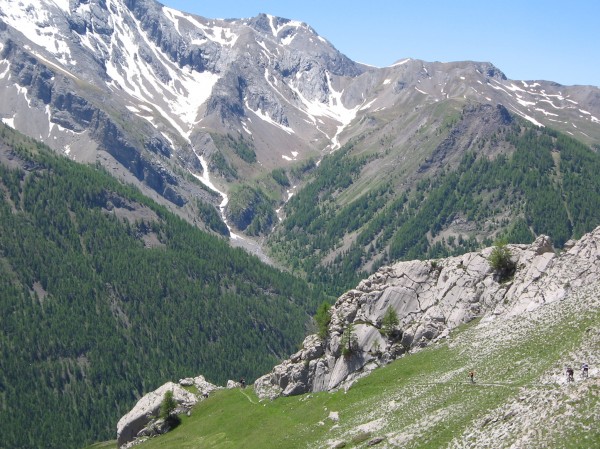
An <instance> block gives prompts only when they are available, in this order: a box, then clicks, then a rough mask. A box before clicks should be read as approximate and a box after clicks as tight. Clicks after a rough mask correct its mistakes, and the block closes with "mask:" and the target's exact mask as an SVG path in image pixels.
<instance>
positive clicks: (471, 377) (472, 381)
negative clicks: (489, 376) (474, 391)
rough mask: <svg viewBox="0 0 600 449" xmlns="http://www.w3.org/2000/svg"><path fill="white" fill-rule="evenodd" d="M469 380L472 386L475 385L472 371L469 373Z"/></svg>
mask: <svg viewBox="0 0 600 449" xmlns="http://www.w3.org/2000/svg"><path fill="white" fill-rule="evenodd" d="M469 379H471V383H472V384H474V383H475V371H473V370H471V371H469Z"/></svg>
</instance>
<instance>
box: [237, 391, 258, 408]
mask: <svg viewBox="0 0 600 449" xmlns="http://www.w3.org/2000/svg"><path fill="white" fill-rule="evenodd" d="M240 393H242V394H243V395H244V396H246V399H248V401H249V402H251V403H252V404H255V405H256V404H258V402H256V401H255V400H253V399H252V398H251V397H250V396H248V394H247V393H246V392H245V391H243V390H242V389H241V388H240Z"/></svg>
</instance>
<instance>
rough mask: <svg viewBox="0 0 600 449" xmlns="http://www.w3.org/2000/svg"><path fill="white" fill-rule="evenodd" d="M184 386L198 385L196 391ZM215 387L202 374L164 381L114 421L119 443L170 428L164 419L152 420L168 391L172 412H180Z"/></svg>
mask: <svg viewBox="0 0 600 449" xmlns="http://www.w3.org/2000/svg"><path fill="white" fill-rule="evenodd" d="M184 386H195V387H196V388H197V389H198V394H194V393H192V392H190V391H188V390H186V389H184V388H183V387H184ZM218 388H219V387H217V386H216V385H213V384H211V383H210V382H207V381H206V379H205V378H204V376H198V377H194V378H186V379H181V380H180V381H179V384H175V383H173V382H167V383H166V384H164V385H162V386H161V387H159V388H157V389H156V390H154V391H152V392H150V393H148V394H146V395H145V396H144V397H142V398H141V399H140V400H139V401H138V402H137V404H135V406H134V407H133V408H132V409H131V410H130V411H129V413H127V414H126V415H124V416H123V417H122V418H121V419H120V420H119V422H118V423H117V444H118V446H119V447H122V446H127V447H130V446H131V442H133V441H134V440H135V439H136V438H138V437H148V436H154V435H158V434H161V433H165V432H166V431H168V430H169V426H168V425H167V424H168V423H166V422H165V421H164V420H157V421H153V420H155V419H156V418H157V416H158V414H159V410H160V405H161V403H162V401H163V398H164V396H165V393H166V392H167V391H172V392H173V399H174V400H175V401H176V402H177V408H176V410H175V413H177V414H180V413H185V412H187V411H189V410H190V409H191V408H192V407H193V406H194V405H196V404H197V403H198V401H200V400H202V399H203V398H205V397H207V396H208V395H209V394H210V393H211V392H212V391H214V390H217V389H218Z"/></svg>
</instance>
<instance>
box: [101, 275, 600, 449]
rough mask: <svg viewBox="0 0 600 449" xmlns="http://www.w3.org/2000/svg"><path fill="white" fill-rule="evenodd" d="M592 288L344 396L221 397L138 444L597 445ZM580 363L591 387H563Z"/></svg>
mask: <svg viewBox="0 0 600 449" xmlns="http://www.w3.org/2000/svg"><path fill="white" fill-rule="evenodd" d="M599 291H600V285H598V284H596V285H591V286H588V287H586V288H585V289H581V290H580V291H578V292H576V293H574V294H572V295H571V296H569V297H568V298H567V299H565V300H562V301H560V302H556V303H553V304H550V305H546V306H543V307H541V308H538V309H537V310H535V311H533V312H530V313H528V314H523V315H521V316H517V317H513V318H510V319H506V320H504V319H502V318H498V319H496V320H495V321H492V322H485V321H479V322H474V323H471V324H469V325H467V326H464V327H462V328H461V329H459V330H457V331H456V332H454V333H453V334H452V335H451V336H450V338H449V339H447V340H443V341H441V342H439V343H437V344H435V345H433V346H432V347H429V348H427V349H424V350H422V351H420V352H417V353H415V354H411V355H408V356H405V357H403V358H402V359H400V360H397V361H396V362H394V363H392V364H390V365H388V366H386V367H384V368H381V369H378V370H376V371H374V372H373V373H372V374H370V375H369V376H367V377H365V378H363V379H360V380H359V381H357V382H355V383H354V384H353V385H352V386H351V387H350V388H349V389H348V390H347V391H344V390H341V391H338V392H335V393H318V394H309V395H304V396H297V397H290V398H279V399H276V400H274V401H272V402H270V401H266V402H260V401H258V399H257V397H256V396H255V395H254V393H253V392H252V390H251V389H250V388H247V389H245V390H240V389H234V390H227V391H220V392H217V393H215V394H214V395H213V396H212V397H210V398H209V399H207V400H206V401H204V402H202V403H200V404H199V405H198V406H197V407H196V408H195V409H194V410H193V413H192V415H191V416H190V417H183V423H182V425H181V426H180V427H178V428H177V429H175V430H174V431H173V432H171V433H169V434H166V435H163V436H160V437H157V438H154V439H152V440H148V441H146V442H145V443H143V444H141V445H140V446H138V447H139V448H140V449H156V448H169V449H188V448H190V449H191V448H203V449H212V448H215V449H216V448H218V449H229V448H231V449H233V448H244V449H253V448H256V449H259V448H260V449H267V448H306V449H308V448H311V449H312V448H331V447H336V448H341V447H346V448H365V447H369V446H368V445H369V443H370V442H374V441H375V439H381V442H379V443H378V444H377V446H376V447H380V448H393V447H402V448H423V449H425V448H427V449H434V448H464V447H469V448H489V447H494V448H497V449H501V448H509V447H527V448H565V449H566V448H569V449H571V448H581V449H586V448H587V449H589V448H594V447H600V428H599V427H598V426H597V422H598V420H599V419H600V368H599V367H600V355H599V354H598V352H597V348H598V347H600V298H599V296H598V292H599ZM584 360H585V361H587V362H588V363H590V364H591V367H592V368H591V375H590V378H589V379H587V380H582V379H581V378H580V376H579V373H576V382H575V383H574V384H569V385H567V384H566V383H565V380H564V366H565V365H566V364H572V365H574V366H575V367H578V366H579V363H581V362H582V361H584ZM471 369H474V370H475V371H476V377H475V379H476V382H475V384H471V383H470V382H469V381H468V378H467V373H468V371H469V370H471ZM331 412H337V414H338V416H339V422H334V421H333V420H332V419H330V418H329V416H330V413H331ZM107 447H111V446H110V445H109V446H107ZM112 447H115V446H112Z"/></svg>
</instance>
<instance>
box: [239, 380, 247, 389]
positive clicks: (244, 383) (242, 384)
mask: <svg viewBox="0 0 600 449" xmlns="http://www.w3.org/2000/svg"><path fill="white" fill-rule="evenodd" d="M240 385H241V386H242V388H246V379H244V378H243V377H242V378H241V379H240Z"/></svg>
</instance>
